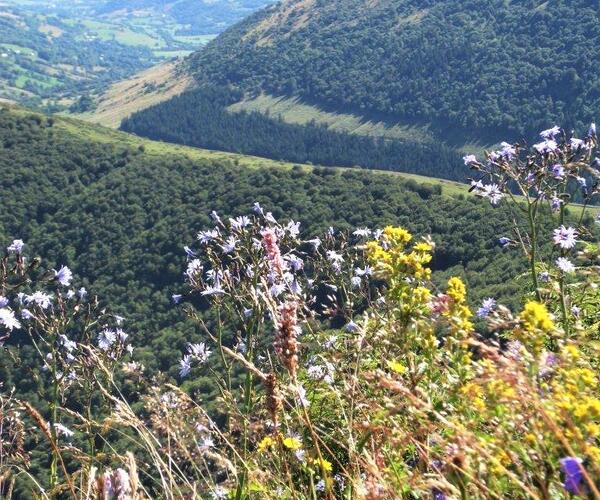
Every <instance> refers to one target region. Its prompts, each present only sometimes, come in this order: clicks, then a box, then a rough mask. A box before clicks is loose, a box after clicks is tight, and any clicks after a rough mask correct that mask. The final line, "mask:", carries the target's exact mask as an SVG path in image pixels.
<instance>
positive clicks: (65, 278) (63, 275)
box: [54, 266, 73, 286]
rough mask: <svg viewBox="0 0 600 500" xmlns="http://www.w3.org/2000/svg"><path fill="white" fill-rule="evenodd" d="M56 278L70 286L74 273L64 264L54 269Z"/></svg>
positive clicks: (64, 284)
mask: <svg viewBox="0 0 600 500" xmlns="http://www.w3.org/2000/svg"><path fill="white" fill-rule="evenodd" d="M54 278H55V279H56V280H57V281H58V282H59V283H60V284H61V285H62V286H69V285H70V284H71V280H72V279H73V273H72V272H71V270H70V269H69V268H68V267H67V266H62V267H61V268H60V269H59V270H58V271H57V270H56V269H54Z"/></svg>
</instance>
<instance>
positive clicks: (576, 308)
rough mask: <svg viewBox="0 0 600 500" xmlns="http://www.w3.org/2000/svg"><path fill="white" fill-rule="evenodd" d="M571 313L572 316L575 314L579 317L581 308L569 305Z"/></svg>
mask: <svg viewBox="0 0 600 500" xmlns="http://www.w3.org/2000/svg"><path fill="white" fill-rule="evenodd" d="M571 314H572V315H573V316H575V317H576V318H579V315H580V314H581V308H579V307H577V306H573V307H571Z"/></svg>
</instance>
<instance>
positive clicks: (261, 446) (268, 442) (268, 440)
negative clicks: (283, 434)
mask: <svg viewBox="0 0 600 500" xmlns="http://www.w3.org/2000/svg"><path fill="white" fill-rule="evenodd" d="M272 446H275V440H274V439H273V438H272V437H271V436H265V437H264V438H263V439H262V441H261V442H260V443H258V451H260V452H263V451H265V450H266V449H267V448H271V447H272Z"/></svg>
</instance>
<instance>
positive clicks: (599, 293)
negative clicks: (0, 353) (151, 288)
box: [0, 125, 600, 500]
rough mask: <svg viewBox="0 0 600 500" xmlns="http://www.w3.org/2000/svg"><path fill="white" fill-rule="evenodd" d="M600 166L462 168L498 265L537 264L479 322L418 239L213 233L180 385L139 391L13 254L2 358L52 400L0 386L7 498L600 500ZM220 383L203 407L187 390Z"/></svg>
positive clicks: (111, 350)
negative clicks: (489, 208)
mask: <svg viewBox="0 0 600 500" xmlns="http://www.w3.org/2000/svg"><path fill="white" fill-rule="evenodd" d="M597 151H598V139H597V135H596V127H595V125H592V126H591V127H590V129H589V131H588V132H587V133H586V134H585V135H584V137H583V138H581V139H579V138H577V137H575V136H574V135H573V134H572V133H569V132H567V131H565V130H563V129H560V128H559V127H555V128H552V129H549V130H546V131H544V132H542V134H541V142H540V143H539V144H534V145H533V146H531V147H530V146H528V145H526V144H507V143H503V144H502V146H501V149H500V150H498V151H492V152H487V153H486V154H485V155H484V157H477V156H475V155H469V156H466V157H465V158H464V161H465V164H466V165H468V166H469V167H470V168H471V169H472V172H473V178H472V181H471V182H472V192H473V193H474V194H475V195H476V196H478V197H480V198H481V199H482V203H491V204H492V205H494V206H497V205H507V206H509V207H510V210H511V214H512V220H513V231H512V232H511V233H506V234H498V235H496V241H494V242H492V244H498V245H501V246H502V247H504V250H503V251H505V252H515V255H516V254H517V253H522V254H523V255H525V257H526V259H527V262H528V264H529V268H528V271H527V273H526V274H525V275H524V276H515V277H514V278H515V279H524V280H526V283H527V286H526V292H525V293H524V295H523V297H522V298H521V300H520V304H521V307H520V308H519V309H518V310H511V309H510V308H508V307H506V306H505V305H503V304H502V303H501V302H500V301H499V300H498V299H497V298H495V297H489V298H487V299H486V300H484V301H483V302H482V303H481V304H478V305H477V306H476V307H473V305H472V304H470V301H469V290H468V289H467V286H466V285H465V283H464V281H463V280H462V279H461V278H459V277H456V276H454V277H450V278H449V279H448V280H447V282H446V283H445V284H444V285H443V286H441V287H440V286H436V285H435V284H434V283H433V281H432V270H431V264H432V259H433V258H434V256H435V252H436V248H435V246H436V245H435V243H434V241H433V239H432V238H431V237H429V236H428V235H427V234H411V233H410V232H409V231H408V230H406V229H405V228H402V227H397V226H387V227H384V228H380V229H377V228H367V227H359V228H356V229H355V230H353V231H338V230H336V228H330V229H329V230H328V231H327V232H326V233H325V234H321V235H305V234H304V233H303V232H302V228H301V224H300V223H299V222H296V221H292V220H284V221H282V220H277V219H276V218H275V217H274V216H273V215H272V214H271V213H270V212H269V211H268V207H263V206H261V205H260V204H258V203H256V204H255V205H254V206H253V207H248V209H249V210H248V214H247V215H244V216H240V217H237V218H231V219H229V218H227V219H225V218H221V217H220V215H219V214H218V213H216V212H213V213H212V214H211V217H212V221H213V224H212V225H211V226H210V227H205V228H202V229H201V230H200V231H199V232H198V233H197V234H196V235H195V237H194V236H193V235H192V234H190V238H189V240H190V243H189V245H188V246H186V247H185V248H184V249H183V251H184V252H185V255H186V258H187V265H186V267H185V269H182V272H183V280H182V283H181V289H180V290H179V291H178V292H177V293H175V294H174V295H173V296H172V297H171V301H172V304H173V307H174V308H176V309H177V310H179V311H180V313H181V315H182V316H186V318H187V321H188V323H189V324H190V325H192V326H193V328H194V329H195V330H196V331H197V332H199V333H200V337H201V338H202V341H201V342H191V341H190V342H189V343H188V345H187V346H186V349H185V351H184V352H182V353H181V358H180V361H179V365H178V367H177V371H178V377H177V379H173V378H171V377H168V376H167V375H166V374H163V373H160V372H153V373H148V372H146V370H145V368H144V366H143V364H141V363H140V362H139V360H137V359H136V345H139V344H140V343H143V332H135V331H129V330H128V329H127V328H126V326H127V322H126V318H122V317H120V316H118V315H116V314H114V313H113V312H112V311H111V310H110V309H109V308H108V307H105V306H104V305H103V304H104V302H102V301H101V300H100V299H99V298H98V297H96V296H95V295H94V293H93V290H87V289H86V288H84V287H83V286H82V285H81V284H80V283H78V278H77V277H75V276H73V273H71V271H70V269H69V268H68V267H65V266H62V267H59V268H57V269H45V268H44V265H43V262H41V261H40V260H39V259H35V258H31V257H30V255H31V253H32V252H31V251H30V250H32V249H29V248H28V245H27V242H24V241H21V240H18V239H17V240H14V241H13V242H12V243H11V244H10V245H9V246H8V247H7V248H6V250H5V253H4V256H3V258H2V260H0V343H2V344H3V346H4V348H5V349H6V351H7V352H8V353H9V355H10V356H12V357H13V358H14V362H15V363H19V359H20V352H22V350H26V351H27V352H30V353H33V354H34V355H35V359H37V365H36V366H35V367H32V368H31V370H32V373H34V372H35V374H36V375H35V376H36V377H39V378H40V380H43V383H42V384H40V385H39V387H40V389H39V390H38V392H37V396H36V397H35V398H32V399H27V400H25V399H22V398H21V397H20V395H19V394H18V393H16V392H14V391H13V390H11V388H10V387H5V386H3V385H2V383H3V382H2V381H0V497H1V498H18V497H19V495H23V494H24V493H20V494H17V493H16V492H27V495H29V497H31V498H40V499H59V498H60V499H62V498H75V499H95V498H98V499H119V500H125V499H138V500H141V499H154V498H160V499H179V498H181V499H192V498H215V499H230V500H233V499H235V500H241V499H263V498H265V499H267V498H278V499H279V498H282V499H334V498H340V499H355V498H356V499H400V498H415V499H416V498H433V499H435V500H442V499H454V498H461V499H467V498H476V499H477V498H519V499H520V498H535V499H550V498H576V497H578V498H600V389H599V387H598V381H599V375H600V366H599V364H598V363H599V361H598V360H599V354H600V343H599V341H600V328H599V327H600V290H599V288H598V286H599V285H600V244H599V239H598V234H599V229H600V219H599V218H596V219H595V220H593V219H592V220H593V222H592V224H591V225H588V226H587V227H586V226H585V225H584V221H585V220H589V218H586V217H585V216H584V215H585V213H586V211H587V209H588V208H589V207H590V206H592V205H593V204H594V203H596V202H597V201H598V194H599V193H600V188H599V178H600V159H598V157H597V156H596V155H597V154H598V153H597ZM573 199H577V200H578V201H579V200H582V201H581V203H578V204H574V203H573V201H572V200H573ZM548 215H549V216H551V217H552V220H553V221H554V222H553V224H554V225H553V227H552V228H550V229H549V230H548V229H547V228H546V225H542V224H541V223H540V220H541V218H542V217H543V216H544V217H545V216H548ZM482 224H485V221H482ZM191 232H192V228H190V233H191ZM32 376H33V375H32ZM206 377H209V378H210V379H211V381H212V383H213V384H214V385H215V387H216V388H217V394H216V395H215V396H214V398H213V400H212V401H206V400H205V399H204V398H203V397H202V396H198V394H199V393H201V391H190V390H187V388H188V387H189V385H186V384H193V382H194V380H200V379H203V378H206ZM41 453H42V454H46V455H47V457H48V467H47V469H44V470H39V468H37V469H33V468H32V467H31V466H30V465H31V462H32V457H34V456H38V457H39V455H40V454H41Z"/></svg>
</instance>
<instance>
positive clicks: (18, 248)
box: [6, 240, 25, 254]
mask: <svg viewBox="0 0 600 500" xmlns="http://www.w3.org/2000/svg"><path fill="white" fill-rule="evenodd" d="M24 246H25V243H23V240H13V242H12V243H11V244H10V245H9V246H8V247H6V251H7V252H8V253H16V254H20V253H21V252H22V251H23V247H24Z"/></svg>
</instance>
